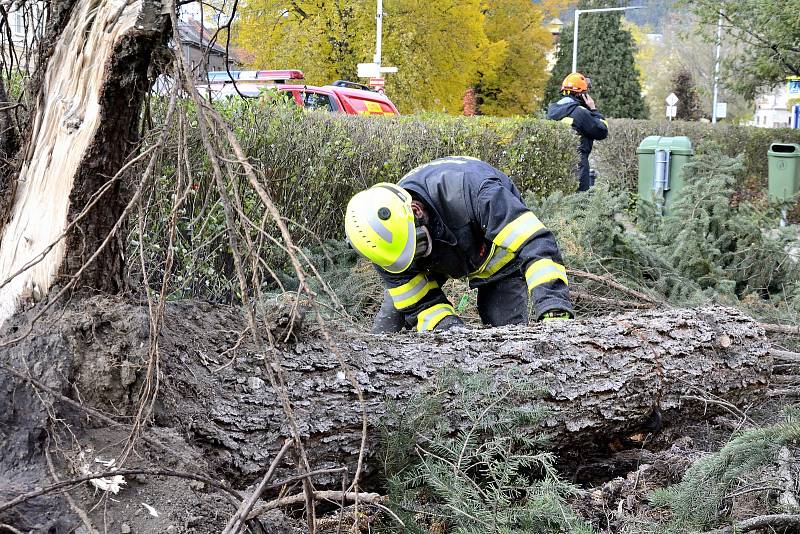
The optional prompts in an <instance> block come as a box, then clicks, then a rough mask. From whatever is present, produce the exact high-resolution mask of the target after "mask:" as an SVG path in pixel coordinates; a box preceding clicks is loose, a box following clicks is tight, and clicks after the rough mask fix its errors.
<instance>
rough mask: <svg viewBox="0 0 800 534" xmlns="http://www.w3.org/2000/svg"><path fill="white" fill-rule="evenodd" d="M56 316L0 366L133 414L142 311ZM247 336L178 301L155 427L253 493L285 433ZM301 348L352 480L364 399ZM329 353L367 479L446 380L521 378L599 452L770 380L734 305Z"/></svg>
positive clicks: (317, 464) (343, 345)
mask: <svg viewBox="0 0 800 534" xmlns="http://www.w3.org/2000/svg"><path fill="white" fill-rule="evenodd" d="M59 313H61V315H59V318H58V322H57V323H56V325H55V327H54V328H52V329H51V330H50V331H49V333H48V332H45V331H43V332H42V333H40V334H39V335H36V336H35V337H32V338H31V339H30V340H28V341H26V342H25V344H24V345H19V346H16V347H14V348H9V349H0V361H20V360H22V359H24V358H25V357H26V356H27V355H29V354H35V355H37V358H38V357H42V358H43V357H44V356H45V355H47V358H48V359H47V360H46V361H40V362H39V363H37V367H38V373H39V374H41V376H42V380H43V381H44V382H46V383H48V384H50V385H51V387H52V386H53V383H52V382H53V373H54V371H53V369H60V370H62V372H63V376H64V377H66V378H65V379H68V381H67V382H64V383H63V392H64V393H65V394H67V395H69V396H74V395H75V394H76V393H75V392H76V391H78V392H80V399H81V401H82V402H84V403H86V404H87V405H89V406H93V407H95V408H98V409H101V410H106V411H107V412H110V413H113V412H115V411H118V410H120V409H124V410H126V411H127V413H128V414H130V413H131V412H132V410H133V406H135V404H136V401H137V400H138V398H137V397H136V395H137V391H138V384H137V380H140V379H141V372H142V371H141V370H140V366H141V365H142V361H144V360H146V356H147V343H146V340H147V335H148V328H149V326H148V325H149V321H148V319H147V308H146V306H145V307H143V306H132V305H123V304H121V303H119V302H109V301H106V300H103V299H91V300H84V301H82V302H80V303H78V304H75V305H71V306H70V308H69V309H68V310H67V311H66V312H59ZM47 322H49V321H47ZM17 327H19V325H17ZM243 330H244V321H243V320H242V318H241V317H240V315H239V313H238V312H236V311H235V310H232V309H230V308H223V307H218V306H212V305H209V304H203V303H200V304H198V303H193V302H176V303H170V304H168V306H167V311H166V318H165V324H164V328H163V331H162V333H161V336H160V338H159V344H160V353H161V363H160V366H161V369H162V378H161V389H160V393H159V403H158V406H157V409H156V414H155V418H156V421H155V422H156V425H157V426H159V427H164V428H165V429H169V431H170V432H173V433H174V434H176V435H181V436H185V438H186V440H187V442H188V443H189V444H190V446H189V448H190V449H191V451H192V452H191V453H187V454H188V455H189V456H192V457H198V458H202V461H203V462H206V463H207V464H208V468H209V469H210V470H211V471H214V472H217V473H224V474H225V475H227V476H228V477H229V479H230V480H232V481H234V483H235V484H241V485H246V484H247V483H250V482H253V481H255V480H256V479H257V478H258V477H259V476H261V474H263V471H264V470H265V469H266V467H267V466H269V465H270V463H271V461H272V459H273V458H274V456H275V454H276V453H277V451H278V450H279V449H280V447H281V445H282V444H283V442H284V439H285V438H286V436H288V431H287V428H286V422H285V420H284V416H283V412H282V410H281V407H280V402H279V399H278V397H277V395H276V392H275V391H273V390H272V388H271V387H270V385H269V381H268V380H267V377H266V374H265V371H264V365H265V363H264V362H265V358H264V355H263V354H258V353H257V352H256V350H255V348H254V347H253V346H252V345H250V343H249V334H247V333H245V334H243V337H242V339H241V340H240V335H239V333H240V332H242V331H243ZM300 337H301V339H300V340H299V341H298V342H296V343H294V344H288V345H281V346H279V347H277V348H276V349H275V350H278V351H279V356H280V358H281V361H282V367H283V370H284V374H285V379H286V386H287V388H288V391H289V396H290V398H291V401H292V404H293V407H294V411H295V416H296V418H297V422H298V425H299V428H300V429H301V431H302V433H303V434H304V436H305V438H306V441H307V450H308V451H309V456H310V458H311V459H312V467H313V468H314V469H323V468H330V467H338V466H340V465H343V464H346V465H349V466H350V467H351V471H350V473H353V472H354V469H353V466H354V462H355V460H356V458H357V456H358V450H359V444H360V429H361V419H360V418H361V415H360V414H361V412H360V408H359V405H358V402H357V400H356V396H355V394H354V392H353V391H352V388H351V386H350V384H349V382H348V381H347V380H346V379H345V378H344V376H343V375H342V374H341V368H340V365H339V363H338V360H337V358H336V356H335V355H334V354H333V353H332V352H331V351H330V350H329V348H328V347H327V346H326V344H325V343H324V342H323V341H322V340H321V339H320V338H319V337H318V336H315V335H313V334H312V333H305V334H301V335H300ZM334 340H335V349H336V351H338V352H339V354H340V355H341V356H342V357H344V358H345V359H346V361H348V362H349V365H350V366H351V369H352V372H353V374H354V376H355V377H356V379H357V380H358V383H359V384H360V386H361V388H362V389H363V392H364V397H365V402H366V413H367V418H368V420H369V425H370V431H369V437H368V441H367V462H368V465H367V471H366V473H367V476H370V475H371V474H374V473H375V472H376V467H378V466H377V465H376V464H377V463H378V459H377V458H376V457H375V454H376V452H377V451H378V450H379V446H378V437H379V436H378V434H379V432H377V425H378V424H379V423H380V422H381V421H382V420H383V419H384V417H385V416H386V414H387V402H389V401H393V402H396V403H399V405H400V406H403V405H404V403H406V402H407V401H408V399H409V398H410V397H411V396H412V395H415V394H418V393H424V392H425V391H426V389H427V388H429V387H430V386H431V384H432V382H433V379H434V378H436V376H437V373H439V370H440V369H441V368H443V367H448V368H455V369H461V370H463V371H466V372H470V373H477V372H482V373H487V374H488V375H489V376H490V377H492V378H493V379H494V380H496V381H497V382H504V381H505V380H506V379H507V376H508V373H509V372H510V371H511V370H515V371H516V375H517V377H518V378H517V379H521V380H522V381H524V382H526V383H528V384H534V385H536V386H538V387H540V388H542V389H543V390H544V392H545V394H544V397H543V398H542V399H540V400H534V401H532V404H535V405H539V406H543V407H545V408H548V409H550V410H551V412H552V415H551V416H549V417H548V419H547V420H546V424H545V430H546V431H547V433H548V434H550V435H551V436H552V441H553V443H554V445H555V447H556V448H557V449H559V450H562V451H563V450H567V449H569V448H572V449H574V448H581V449H585V448H587V447H594V448H597V447H600V448H602V447H603V446H604V445H605V444H607V443H609V442H610V441H612V440H613V439H614V438H615V437H618V436H620V435H625V434H626V433H632V432H636V431H637V429H638V428H639V426H640V425H641V424H642V422H643V421H644V420H646V419H647V417H648V415H649V414H650V413H651V411H652V409H653V408H654V407H657V408H659V409H660V410H661V411H662V412H664V413H665V414H666V415H668V416H669V415H670V414H672V417H674V418H677V419H682V420H690V419H692V418H700V417H702V416H703V409H704V407H703V406H702V404H698V403H696V402H692V403H688V404H687V403H684V402H683V400H682V397H683V396H685V395H687V394H691V395H693V396H710V395H714V396H716V397H718V398H721V399H724V400H725V401H728V402H730V403H733V404H736V403H738V402H740V401H743V400H745V399H752V398H753V396H754V395H757V394H759V392H760V391H761V390H762V389H763V388H765V386H766V385H767V383H768V380H769V377H770V374H771V368H772V360H771V357H770V354H769V343H768V341H767V339H766V337H765V335H764V332H763V330H762V329H761V328H760V327H759V326H758V324H757V323H755V322H754V321H752V320H751V319H750V318H748V317H746V316H744V315H743V314H742V313H740V312H738V311H736V310H733V309H725V308H703V309H696V310H680V309H679V310H661V311H646V312H641V311H637V312H635V313H629V314H625V315H620V316H616V317H607V318H598V319H585V320H578V321H569V322H563V323H557V324H553V323H549V324H543V325H537V326H534V327H507V328H493V329H479V330H469V331H463V332H452V331H451V332H447V333H434V334H429V335H418V334H397V335H388V336H387V335H372V334H365V333H358V332H338V333H335V334H334ZM40 355H41V356H40ZM67 370H69V371H67ZM1 374H2V373H0V375H1ZM34 376H35V377H37V374H36V373H35V372H34ZM137 377H138V378H137ZM70 384H71V386H70ZM0 393H1V392H0ZM445 395H446V392H445ZM0 400H2V399H0ZM1 405H2V403H0V406H1ZM69 411H73V409H72V408H71V407H70V408H69ZM0 412H2V410H0ZM9 413H12V412H9ZM26 423H27V420H26ZM290 464H291V462H289V461H288V460H286V461H284V462H283V464H282V465H281V467H280V469H279V471H278V472H277V474H276V477H279V478H283V477H285V476H289V475H292V474H294V471H293V470H292V467H291V465H290ZM315 483H316V485H317V487H324V486H326V485H328V486H329V487H333V488H334V489H339V488H340V483H341V481H340V479H338V477H333V476H332V477H331V478H330V479H325V478H324V477H320V479H319V480H315Z"/></svg>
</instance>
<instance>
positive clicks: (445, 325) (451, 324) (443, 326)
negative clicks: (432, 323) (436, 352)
mask: <svg viewBox="0 0 800 534" xmlns="http://www.w3.org/2000/svg"><path fill="white" fill-rule="evenodd" d="M452 328H466V327H465V326H464V321H462V320H461V319H460V318H459V317H458V316H457V315H448V316H447V317H445V318H444V319H442V320H441V321H439V324H437V325H436V328H434V330H435V331H436V332H444V331H445V330H450V329H452Z"/></svg>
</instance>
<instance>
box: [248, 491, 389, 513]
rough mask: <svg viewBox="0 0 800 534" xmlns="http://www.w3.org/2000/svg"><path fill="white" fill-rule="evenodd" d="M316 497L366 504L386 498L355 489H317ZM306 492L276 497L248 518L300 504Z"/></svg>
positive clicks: (379, 501) (314, 495)
mask: <svg viewBox="0 0 800 534" xmlns="http://www.w3.org/2000/svg"><path fill="white" fill-rule="evenodd" d="M313 497H314V499H316V500H318V501H341V500H345V501H360V502H363V503H366V504H373V503H381V502H383V501H384V500H385V499H386V498H385V497H383V496H382V495H380V494H379V493H357V492H354V491H348V492H343V491H315V492H314V493H313ZM305 498H306V496H305V494H303V493H298V494H295V495H292V496H290V497H282V498H280V499H275V500H273V501H270V502H268V503H266V504H263V505H261V506H259V507H258V508H256V509H255V510H253V511H252V512H250V515H249V516H248V517H247V519H254V518H256V517H258V516H259V515H261V514H263V513H264V512H267V511H269V510H274V509H275V508H280V507H282V506H291V505H293V504H300V503H302V502H304V501H305Z"/></svg>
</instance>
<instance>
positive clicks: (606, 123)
mask: <svg viewBox="0 0 800 534" xmlns="http://www.w3.org/2000/svg"><path fill="white" fill-rule="evenodd" d="M600 122H602V123H603V124H605V125H606V128H608V121H607V120H605V119H600Z"/></svg>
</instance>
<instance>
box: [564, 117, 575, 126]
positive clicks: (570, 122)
mask: <svg viewBox="0 0 800 534" xmlns="http://www.w3.org/2000/svg"><path fill="white" fill-rule="evenodd" d="M561 122H563V123H564V124H569V125H570V126H572V123H573V122H575V119H573V118H572V117H564V118H563V119H561Z"/></svg>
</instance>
